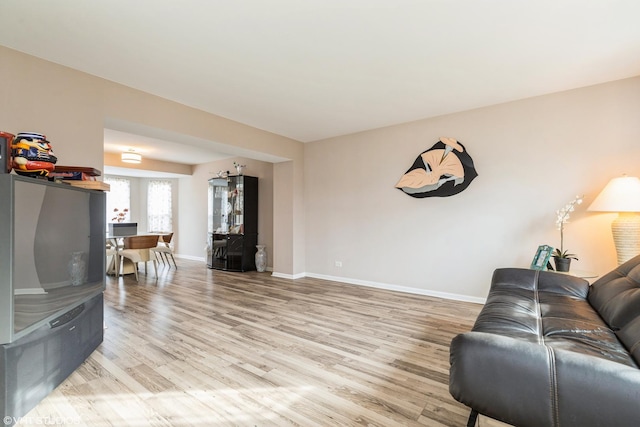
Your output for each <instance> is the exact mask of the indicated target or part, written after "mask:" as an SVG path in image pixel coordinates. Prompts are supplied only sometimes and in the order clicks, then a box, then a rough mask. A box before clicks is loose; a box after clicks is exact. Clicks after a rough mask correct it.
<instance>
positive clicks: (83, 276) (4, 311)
mask: <svg viewBox="0 0 640 427" xmlns="http://www.w3.org/2000/svg"><path fill="white" fill-rule="evenodd" d="M105 215H106V200H105V194H104V193H103V192H99V191H95V190H86V189H83V188H78V187H72V186H70V185H67V184H59V183H53V182H49V181H46V180H40V179H36V178H31V177H23V176H18V175H13V174H0V344H6V343H10V342H13V341H15V340H17V339H19V338H21V337H23V336H26V335H27V334H28V333H29V332H31V331H34V330H36V329H38V328H39V327H40V326H42V325H43V324H46V323H48V322H52V323H54V322H55V321H56V320H55V319H57V318H59V317H60V316H61V315H63V314H65V313H67V312H68V311H69V310H72V309H73V308H74V307H77V306H78V305H80V304H82V303H84V302H86V301H88V300H89V299H91V298H92V297H94V296H95V295H97V294H99V293H101V292H102V291H103V290H104V274H105V237H106V225H105V224H106V221H105ZM50 326H51V327H54V326H55V325H50Z"/></svg>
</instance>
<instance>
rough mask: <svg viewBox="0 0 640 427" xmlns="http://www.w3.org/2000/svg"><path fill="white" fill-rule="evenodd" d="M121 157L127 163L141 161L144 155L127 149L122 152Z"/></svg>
mask: <svg viewBox="0 0 640 427" xmlns="http://www.w3.org/2000/svg"><path fill="white" fill-rule="evenodd" d="M120 159H121V160H122V161H123V162H125V163H141V162H142V156H141V155H140V154H138V153H136V152H133V151H125V152H124V153H122V156H121V157H120Z"/></svg>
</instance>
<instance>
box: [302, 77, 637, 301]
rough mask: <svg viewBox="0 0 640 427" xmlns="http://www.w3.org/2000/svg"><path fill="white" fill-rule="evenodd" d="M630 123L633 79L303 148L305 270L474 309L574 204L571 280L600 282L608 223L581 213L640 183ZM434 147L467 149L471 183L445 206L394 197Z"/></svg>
mask: <svg viewBox="0 0 640 427" xmlns="http://www.w3.org/2000/svg"><path fill="white" fill-rule="evenodd" d="M638 112H640V77H638V78H634V79H627V80H622V81H618V82H613V83H609V84H604V85H599V86H594V87H589V88H584V89H580V90H574V91H569V92H564V93H558V94H553V95H548V96H542V97H537V98H533V99H528V100H523V101H518V102H512V103H508V104H503V105H498V106H494V107H489V108H483V109H478V110H473V111H467V112H463V113H459V114H452V115H448V116H444V117H439V118H434V119H429V120H422V121H417V122H412V123H406V124H402V125H399V126H393V127H388V128H384V129H378V130H374V131H369V132H362V133H358V134H355V135H348V136H344V137H339V138H333V139H328V140H324V141H317V142H312V143H309V144H306V147H305V163H304V164H305V192H304V193H305V212H306V220H307V221H306V223H307V228H306V234H305V237H306V239H307V245H306V248H307V254H306V255H307V256H306V268H307V272H309V273H310V274H311V275H315V276H318V277H327V278H339V279H341V280H347V281H352V282H354V283H363V284H368V285H374V286H387V287H394V286H395V287H399V288H409V290H411V291H415V292H425V293H442V294H455V295H466V296H471V297H483V296H485V295H486V292H487V290H488V284H489V280H490V277H491V273H492V271H493V269H495V268H496V267H503V266H522V267H528V266H529V264H530V262H531V260H532V258H533V255H534V253H535V250H536V248H537V247H538V245H540V244H550V245H552V246H555V245H559V232H558V231H557V230H556V228H555V219H556V217H555V212H556V210H558V209H560V208H561V207H563V206H564V205H565V204H566V203H568V202H569V201H570V200H572V199H573V197H574V196H575V195H576V194H584V195H585V204H583V205H581V206H580V207H579V208H578V210H577V211H576V212H575V215H573V216H572V218H571V222H570V223H569V224H568V225H567V228H566V231H565V247H566V248H568V249H570V250H571V251H572V252H575V253H577V254H578V255H579V258H580V261H578V262H574V264H573V268H575V269H582V270H593V271H595V272H598V273H601V274H602V273H605V272H606V271H608V270H609V269H611V268H613V267H614V266H615V251H614V246H613V241H612V237H611V233H610V230H609V223H610V221H611V219H612V215H611V214H593V213H587V212H586V208H587V206H588V205H589V203H590V202H591V201H592V200H593V199H594V198H595V196H596V195H597V194H598V192H599V191H600V190H601V189H602V188H603V187H604V186H605V185H606V183H607V182H608V181H609V179H611V178H613V177H616V176H619V175H622V174H623V173H627V174H629V175H640V162H639V160H640V120H638ZM440 136H450V137H453V138H456V139H458V140H459V141H461V142H462V143H463V144H464V145H465V146H466V148H467V150H468V152H469V153H470V155H471V157H472V158H473V160H474V162H475V166H476V169H477V171H478V174H479V176H478V177H477V178H476V179H475V180H474V181H473V182H472V183H471V185H470V186H469V187H468V188H467V189H466V190H465V191H464V192H462V193H460V194H458V195H455V196H452V197H446V198H425V199H415V198H412V197H409V196H407V195H405V194H403V193H402V192H401V191H400V190H398V189H395V188H394V185H395V184H396V182H397V181H398V179H399V178H400V177H401V175H402V174H403V173H404V172H405V171H406V170H407V169H408V168H409V167H410V166H411V164H412V163H413V161H414V160H415V158H416V157H417V156H418V155H419V154H420V153H421V152H422V151H424V150H426V149H428V148H430V147H431V146H432V145H433V144H434V143H435V142H437V141H438V139H439V137H440ZM335 261H341V262H342V267H341V268H340V267H336V266H335Z"/></svg>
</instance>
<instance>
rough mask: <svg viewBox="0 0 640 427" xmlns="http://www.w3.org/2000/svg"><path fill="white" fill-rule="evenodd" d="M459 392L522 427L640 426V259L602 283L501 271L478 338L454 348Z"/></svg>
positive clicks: (453, 379)
mask: <svg viewBox="0 0 640 427" xmlns="http://www.w3.org/2000/svg"><path fill="white" fill-rule="evenodd" d="M450 362H451V367H450V376H449V391H450V393H451V395H452V396H453V397H454V398H455V399H456V400H458V401H459V402H462V403H464V404H465V405H467V406H469V407H470V408H471V414H470V416H469V423H468V426H473V425H475V422H476V418H477V416H478V414H479V413H480V414H483V415H486V416H488V417H491V418H494V419H497V420H500V421H503V422H506V423H508V424H512V425H515V426H518V427H529V426H530V427H545V426H554V427H560V426H561V427H571V426H576V427H596V426H602V427H613V426H615V427H623V426H629V427H632V426H633V427H638V426H640V370H639V366H640V256H638V257H636V258H633V259H632V260H630V261H628V262H626V263H625V264H623V265H621V266H619V267H618V268H617V269H615V270H613V271H612V272H610V273H608V274H606V275H605V276H603V277H601V278H600V279H598V280H597V281H596V282H595V283H593V285H591V286H589V283H588V282H587V281H585V280H583V279H579V278H576V277H573V276H570V275H566V274H560V273H555V272H547V271H535V270H527V269H517V268H505V269H498V270H496V271H495V272H494V274H493V279H492V283H491V289H490V291H489V295H488V297H487V301H486V304H485V306H484V307H483V309H482V311H481V312H480V314H479V316H478V319H477V320H476V322H475V325H474V326H473V329H472V331H471V332H467V333H464V334H460V335H458V336H456V337H455V338H454V339H453V340H452V342H451V347H450Z"/></svg>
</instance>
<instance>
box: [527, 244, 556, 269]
mask: <svg viewBox="0 0 640 427" xmlns="http://www.w3.org/2000/svg"><path fill="white" fill-rule="evenodd" d="M552 253H553V248H552V247H551V246H549V245H540V246H538V250H537V251H536V255H535V256H534V257H533V261H531V269H532V270H546V269H547V264H549V259H550V258H551V254H552Z"/></svg>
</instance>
